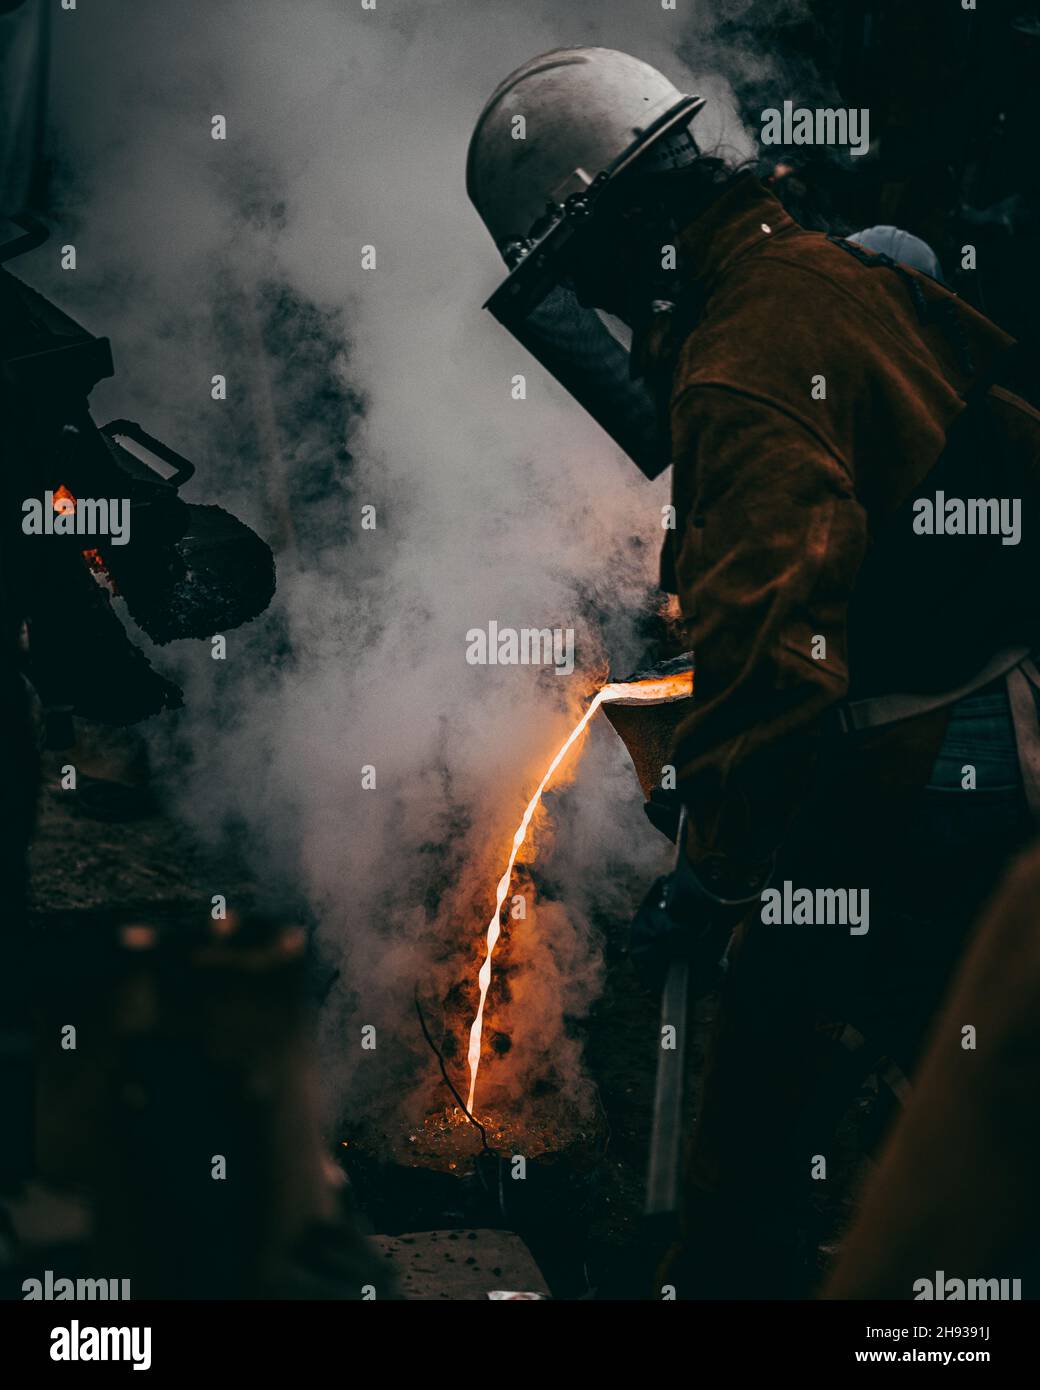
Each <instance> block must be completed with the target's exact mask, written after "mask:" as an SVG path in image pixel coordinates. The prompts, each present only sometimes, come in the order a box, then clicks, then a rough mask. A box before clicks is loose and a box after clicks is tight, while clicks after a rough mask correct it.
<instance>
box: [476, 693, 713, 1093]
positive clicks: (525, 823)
mask: <svg viewBox="0 0 1040 1390" xmlns="http://www.w3.org/2000/svg"><path fill="white" fill-rule="evenodd" d="M692 693H693V672H692V671H691V670H685V671H680V672H678V673H676V674H674V675H668V676H662V677H656V676H654V677H649V678H648V679H646V680H633V681H615V682H613V683H610V684H608V685H604V686H602V687H601V688H600V689H599V690H598V691H597V692H596V695H595V697H594V698H593V701H592V703H591V704H590V705H589V707H588V709H587V710H586V711H585V713H584V714H583V715H582V716H581V718H580V719H579V720H578V722H577V724H575V726H574V728H573V729H572V730H571V732H570V734H569V735H568V737H567V739H566V740H565V742H564V743H563V746H562V747H561V748H560V749H559V751H558V752H557V754H556V756H555V757H554V758H553V760H552V762H551V763H550V764H549V766H548V767H547V768H546V770H545V775H544V776H543V777H542V780H541V781H540V782H539V783H538V787H537V789H536V791H535V793H534V795H533V796H532V797H531V799H530V801H529V802H528V803H527V807H526V809H525V811H524V814H523V816H522V817H521V820H520V824H519V825H518V826H517V829H516V834H515V835H514V836H513V848H512V852H511V853H510V855H509V862H508V864H507V865H506V869H505V873H504V874H503V875H502V877H501V878H500V879H499V880H498V888H497V890H496V893H495V910H494V913H493V914H492V916H491V921H490V922H489V923H488V926H487V936H486V947H487V953H486V955H485V956H484V964H483V965H482V966H481V967H480V974H479V975H478V976H477V983H478V984H479V986H480V1002H479V1003H478V1005H477V1015H476V1018H474V1020H473V1023H472V1025H471V1027H470V1030H469V1053H468V1061H469V1099H468V1100H467V1102H466V1109H467V1110H468V1111H469V1112H470V1114H471V1115H472V1114H473V1097H474V1095H475V1094H476V1089H477V1071H478V1069H479V1067H480V1045H481V1038H482V1035H483V1031H484V1005H485V1003H486V1002H487V992H488V988H489V986H490V984H491V957H492V956H493V954H494V951H495V946H496V944H497V943H498V938H499V937H500V936H501V934H502V927H501V922H500V918H501V916H502V905H503V903H504V902H505V900H506V894H507V893H508V892H509V884H510V881H511V880H512V877H513V868H514V865H515V864H516V856H517V855H518V854H519V852H520V847H521V845H522V844H523V843H524V840H525V839H526V838H527V831H528V827H529V826H530V824H531V818H532V817H533V815H534V813H535V810H536V809H537V806H538V803H539V801H540V800H541V799H542V793H543V792H544V791H545V789H546V787H547V786H548V785H549V782H550V781H551V780H552V775H553V773H554V772H555V771H556V769H557V768H558V767H559V766H560V764H561V763H562V762H563V760H564V758H566V756H567V754H568V753H569V752H570V750H571V748H572V747H573V746H574V743H575V742H576V740H577V739H579V738H580V737H581V735H582V734H583V733H584V732H585V729H586V728H587V727H588V723H589V720H590V719H591V718H592V716H593V715H594V714H595V713H596V711H597V710H598V709H599V707H600V705H605V704H610V703H624V704H633V705H637V704H665V703H667V702H668V701H670V700H685V699H687V698H688V697H689V696H690V695H692Z"/></svg>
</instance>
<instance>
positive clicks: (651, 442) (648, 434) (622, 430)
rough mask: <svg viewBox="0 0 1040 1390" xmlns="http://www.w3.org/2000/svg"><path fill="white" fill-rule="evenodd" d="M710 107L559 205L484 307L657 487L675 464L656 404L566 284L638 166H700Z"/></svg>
mask: <svg viewBox="0 0 1040 1390" xmlns="http://www.w3.org/2000/svg"><path fill="white" fill-rule="evenodd" d="M703 106H704V99H703V98H702V97H684V98H683V99H682V100H681V101H679V102H677V103H676V104H675V106H673V107H672V108H671V109H670V110H669V111H667V112H665V114H664V115H663V116H662V117H661V118H660V119H659V120H658V121H656V122H654V124H653V126H651V127H649V128H648V129H647V130H646V131H644V132H643V133H642V134H641V135H640V137H639V138H638V140H636V141H635V142H633V144H632V145H631V146H630V147H629V148H628V149H627V150H625V151H623V153H622V154H621V155H620V156H619V157H618V158H617V159H616V160H614V162H613V163H612V164H611V165H610V166H609V167H608V168H607V169H605V170H603V171H602V172H601V173H600V174H598V175H597V177H596V178H595V179H594V180H593V181H592V183H591V184H590V186H589V187H588V189H587V191H586V192H584V193H579V194H573V195H571V197H569V198H568V199H567V201H566V202H565V203H563V204H560V205H557V206H555V207H552V206H550V207H549V208H547V210H546V215H545V217H544V218H543V219H542V220H541V222H540V224H539V225H537V226H536V227H535V228H532V234H531V235H530V236H528V237H527V238H524V239H522V240H517V241H514V242H511V243H508V244H506V245H505V246H503V247H501V248H500V249H501V250H502V253H503V255H504V256H505V258H506V261H507V264H509V265H510V266H511V267H512V269H511V272H510V274H509V276H508V277H507V278H506V280H505V281H504V283H503V284H502V285H501V286H500V287H499V288H498V290H496V291H495V293H494V294H493V295H492V296H491V298H490V299H489V300H488V302H487V304H486V305H485V306H484V307H485V308H487V309H489V310H490V311H491V313H492V314H494V316H495V318H497V319H498V321H499V322H500V323H501V324H503V325H504V326H505V327H506V328H508V329H509V331H510V333H512V335H513V337H514V338H516V339H517V341H518V342H520V343H521V344H522V345H523V346H524V347H525V348H526V349H527V350H528V352H530V353H531V355H532V356H533V357H535V358H536V359H537V361H538V362H540V363H541V365H542V366H543V367H544V368H545V369H546V371H548V372H549V373H550V374H551V375H552V376H554V377H555V378H556V380H557V381H558V382H559V383H560V385H561V386H563V387H564V388H565V389H566V390H567V391H568V392H569V393H570V394H571V395H572V396H573V397H574V398H575V400H576V401H578V403H579V404H580V405H581V406H583V407H584V409H585V410H587V411H588V413H589V414H590V415H591V416H592V417H593V419H594V420H596V422H597V423H598V424H599V425H600V426H601V427H602V428H603V429H604V430H606V432H607V434H609V435H610V437H611V438H612V439H613V440H614V442H615V443H616V444H617V445H618V446H619V447H620V448H621V449H623V450H624V452H625V453H626V454H627V455H628V457H629V458H630V459H631V460H632V461H633V463H635V465H636V466H637V467H638V468H639V470H640V471H641V472H642V473H644V474H645V475H646V477H648V478H656V477H658V476H659V475H660V474H661V473H663V472H664V470H665V469H666V468H667V467H668V464H669V462H670V459H669V449H668V443H667V440H666V439H665V438H663V436H662V431H661V430H660V428H659V426H658V422H657V412H656V409H655V407H654V403H653V400H652V398H651V396H650V394H649V392H648V391H647V389H646V387H645V386H644V385H643V383H642V382H641V381H634V380H633V379H632V377H631V375H630V370H629V354H628V352H627V351H626V349H625V348H624V347H622V345H621V344H620V343H619V342H618V341H617V339H616V338H615V337H614V336H613V334H612V333H611V332H610V331H609V329H608V328H607V327H606V325H605V324H604V323H603V321H602V319H600V317H599V315H598V314H597V313H596V311H595V310H594V309H591V308H584V307H582V305H580V304H579V303H578V300H577V298H576V297H575V296H574V295H573V294H572V293H571V292H570V291H569V290H568V289H566V288H565V287H564V286H563V285H562V284H561V281H562V279H563V278H564V275H565V267H566V264H567V261H568V258H569V257H573V256H574V255H575V254H576V252H579V253H580V247H581V243H582V242H583V241H584V240H585V239H586V238H592V237H594V236H595V235H596V228H597V214H598V213H599V212H600V211H601V210H602V208H603V206H604V205H609V203H610V202H611V195H612V193H613V191H614V180H615V179H616V178H617V177H618V176H619V175H621V174H622V173H624V172H626V171H628V170H629V169H631V168H632V166H633V165H634V164H635V162H636V161H637V160H638V167H639V170H640V172H643V171H645V172H648V173H654V172H661V171H664V170H667V169H675V168H681V167H682V166H683V165H685V164H688V163H690V162H691V161H692V160H693V159H695V158H696V157H697V153H698V152H697V147H696V145H695V143H694V141H693V137H692V136H691V135H690V133H689V130H688V129H687V127H688V126H689V123H690V121H691V120H692V119H693V117H694V116H695V115H696V114H697V112H698V111H700V110H701V108H702V107H703Z"/></svg>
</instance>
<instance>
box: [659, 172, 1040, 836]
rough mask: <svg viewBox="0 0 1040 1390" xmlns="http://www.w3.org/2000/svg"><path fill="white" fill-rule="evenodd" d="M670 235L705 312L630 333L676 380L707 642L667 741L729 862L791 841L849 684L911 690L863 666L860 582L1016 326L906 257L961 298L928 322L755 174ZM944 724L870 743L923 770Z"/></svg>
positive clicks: (679, 534)
mask: <svg viewBox="0 0 1040 1390" xmlns="http://www.w3.org/2000/svg"><path fill="white" fill-rule="evenodd" d="M677 249H678V256H679V272H678V273H679V274H680V276H681V278H682V280H683V283H684V285H685V286H687V287H688V288H689V289H690V290H691V291H692V292H693V293H692V294H691V296H690V297H691V298H693V297H694V295H695V296H696V300H697V305H698V307H697V313H696V320H695V326H694V327H693V330H692V331H688V323H689V320H687V326H686V329H685V331H684V327H683V325H682V324H681V323H680V322H679V320H680V319H681V317H682V315H681V312H680V310H677V311H676V312H675V313H674V314H673V315H671V316H670V317H669V316H668V315H662V316H659V317H658V319H656V320H655V321H654V323H653V324H652V326H651V328H650V329H649V330H648V331H647V333H646V334H645V335H644V336H643V340H642V342H641V343H637V344H636V347H635V349H634V353H635V357H636V361H637V364H639V365H640V366H641V367H642V369H643V371H644V372H645V374H646V376H647V380H648V383H649V384H650V385H651V386H652V387H654V386H655V385H656V386H657V387H660V384H661V383H664V384H665V389H666V390H667V389H668V387H669V386H670V424H671V433H672V458H673V462H674V468H673V502H674V506H675V512H676V528H675V530H674V533H672V534H671V535H670V536H669V540H668V542H667V543H666V546H665V553H664V556H663V560H662V582H663V583H664V585H665V587H666V588H670V589H672V590H674V591H675V592H677V593H678V594H679V596H680V599H681V603H682V609H683V613H684V616H685V617H686V619H687V620H688V622H689V626H690V638H691V641H690V645H691V646H692V647H693V649H694V651H695V653H696V659H697V673H696V694H695V701H694V708H693V712H692V713H691V714H690V716H689V718H688V719H687V720H686V721H685V722H684V724H683V725H682V726H681V727H680V729H679V732H678V736H677V742H676V747H675V757H676V765H677V768H678V773H679V780H680V786H681V789H682V792H683V799H684V801H685V802H686V804H687V806H688V808H689V812H690V820H691V827H690V832H689V833H690V840H689V848H690V852H691V854H693V855H694V857H699V856H700V855H702V854H720V855H725V856H730V857H733V858H734V859H736V860H738V861H740V860H744V859H749V858H751V859H754V858H757V857H759V856H764V855H766V854H768V853H769V852H771V851H772V850H773V849H774V848H775V847H776V846H777V844H778V843H779V842H780V841H781V840H782V839H783V838H784V834H785V830H786V828H787V827H788V826H789V824H790V821H791V818H792V815H793V813H794V810H795V808H796V807H797V806H798V805H799V803H800V802H801V801H802V800H803V799H804V798H805V796H806V793H807V791H808V789H809V788H810V787H811V786H812V784H813V767H814V765H815V763H816V761H817V752H818V747H819V743H818V740H819V737H820V730H819V722H820V721H819V716H820V715H821V714H822V713H823V712H824V711H825V710H826V709H827V707H828V706H830V705H832V704H834V703H835V702H836V701H839V700H841V699H843V698H844V697H845V696H846V695H847V694H848V692H849V689H850V683H851V684H852V686H853V690H854V693H855V690H856V688H857V682H859V683H860V684H865V685H868V686H869V687H870V688H871V690H872V691H876V690H879V689H882V688H884V687H885V686H888V688H889V690H898V689H900V688H901V687H900V672H899V670H897V669H894V670H892V671H880V672H879V671H872V672H870V673H866V672H863V671H861V670H860V671H858V670H857V652H856V651H850V650H849V642H848V621H847V619H848V609H849V602H850V596H851V595H852V594H853V592H854V589H855V586H856V584H857V576H858V575H859V572H860V569H861V566H862V564H863V561H864V558H865V556H866V555H867V554H868V552H869V550H870V547H871V545H872V542H873V537H874V534H875V531H876V529H877V528H878V527H879V526H881V525H883V523H884V521H885V520H886V519H888V518H890V517H891V516H892V514H893V513H894V512H895V511H896V510H897V508H899V506H900V504H901V503H904V502H905V501H906V499H907V498H908V497H909V496H910V495H911V494H912V493H913V491H914V489H915V488H916V487H917V485H918V484H919V483H920V482H921V481H922V479H923V478H924V477H925V475H926V474H927V473H928V472H929V471H930V470H931V468H932V466H933V465H934V464H935V463H936V461H937V460H938V459H939V457H940V455H942V454H943V450H944V446H945V444H946V440H947V435H948V432H949V431H950V429H951V426H952V425H953V424H954V422H955V421H956V420H957V419H958V417H959V416H960V415H961V413H962V412H963V411H964V409H965V396H966V395H967V394H968V393H969V392H970V391H971V390H972V388H973V387H979V388H980V389H982V390H984V389H985V388H986V386H987V384H988V383H989V381H990V380H991V379H992V378H993V376H994V375H995V373H996V371H997V364H998V363H999V362H1000V360H1001V359H1002V358H1003V357H1004V355H1005V354H1006V353H1007V351H1008V349H1009V348H1011V347H1012V346H1013V342H1012V340H1011V339H1010V338H1009V337H1008V336H1007V335H1006V334H1005V333H1003V332H1002V331H1001V330H1000V329H998V328H997V327H995V326H994V325H993V324H992V323H990V322H989V321H988V320H986V319H985V318H983V317H982V316H981V315H979V314H977V313H975V312H974V311H973V310H972V309H971V308H970V307H968V306H967V305H965V304H963V303H962V302H961V301H960V300H958V299H957V298H956V297H955V296H953V295H951V294H949V293H948V292H947V291H945V290H944V289H942V288H941V287H940V286H939V285H937V284H936V283H935V282H934V281H932V280H930V279H928V277H925V276H920V275H918V274H917V273H916V272H910V271H908V272H906V273H907V275H910V276H912V277H913V279H914V281H915V282H916V283H917V284H918V285H919V286H920V293H922V294H925V295H926V296H927V299H928V301H929V302H930V303H933V304H934V302H935V301H939V300H947V301H950V302H952V303H953V304H955V305H956V318H957V321H958V323H959V324H960V325H961V328H959V329H957V330H956V332H953V333H951V332H950V331H949V329H948V327H944V326H943V325H942V324H941V323H940V322H936V321H934V320H935V319H936V318H938V316H937V315H936V316H933V315H932V314H929V315H927V316H926V318H925V320H924V321H922V316H921V314H920V313H919V309H918V307H917V306H915V302H914V293H913V292H912V291H911V290H910V289H908V286H907V283H906V281H905V280H904V279H903V278H901V277H900V276H899V275H898V274H896V273H895V272H893V271H892V270H890V269H885V268H875V267H871V266H867V265H865V264H863V263H862V262H861V261H860V260H858V259H857V258H856V257H855V256H853V255H851V254H850V253H849V252H848V251H847V250H845V249H843V248H842V247H841V246H838V245H836V244H834V243H833V242H832V241H830V240H829V239H828V238H827V236H826V235H824V234H822V233H817V232H809V231H806V230H804V229H803V228H802V227H800V226H799V225H798V224H797V223H795V222H794V221H793V220H792V219H791V217H789V216H788V215H787V213H786V212H784V210H783V208H782V207H781V206H780V204H779V202H778V201H777V200H776V199H775V198H774V197H773V196H772V195H771V194H770V193H768V192H767V191H766V189H765V188H764V187H763V186H762V185H761V184H760V183H759V182H758V181H757V180H755V179H754V178H752V177H750V176H743V177H738V178H737V179H736V180H735V181H734V182H733V184H731V185H730V186H729V187H728V188H727V190H726V191H725V192H724V193H723V194H722V195H721V196H720V198H719V199H718V200H717V201H716V202H715V203H714V204H713V205H712V206H711V207H710V208H709V209H708V210H707V211H706V212H705V213H703V214H702V215H701V216H700V217H699V218H698V219H697V220H696V221H694V222H693V223H692V224H690V225H689V226H688V227H687V228H686V230H685V231H684V232H683V233H682V234H681V236H680V237H679V238H678V241H677ZM681 305H682V299H681V297H680V309H681ZM969 354H970V363H969V362H968V360H967V357H968V355H969ZM991 399H992V406H993V409H994V410H998V411H1000V412H1004V413H1006V414H1007V415H1008V417H1009V421H1010V422H1011V423H1010V424H1009V430H1010V432H1011V433H1014V432H1015V431H1017V438H1018V441H1019V444H1020V446H1021V449H1022V450H1023V451H1024V453H1025V454H1026V455H1028V456H1029V459H1030V460H1033V459H1036V458H1037V457H1040V415H1037V413H1036V412H1035V411H1032V410H1031V409H1030V408H1029V407H1028V406H1026V405H1025V403H1024V402H1022V401H1020V400H1019V399H1018V398H1017V397H1014V396H1011V395H1010V394H1009V393H1007V392H1003V391H1000V390H995V391H994V392H991ZM994 544H996V545H998V546H999V544H1000V541H999V539H997V540H995V541H994ZM900 620H901V614H900V613H899V612H893V613H891V614H890V615H881V621H882V623H883V622H884V621H891V623H892V624H894V625H897V626H898V624H899V623H900ZM881 630H882V632H883V627H882V629H881ZM821 638H822V639H823V644H821V641H820V639H821ZM824 644H825V645H824ZM860 664H861V665H862V663H860ZM943 726H944V720H943V719H942V717H941V716H940V717H939V718H936V717H935V716H924V717H923V718H921V719H911V720H906V721H904V722H903V723H902V724H899V725H895V726H893V727H892V728H891V729H888V730H886V731H884V736H883V738H881V740H880V741H881V742H882V743H884V744H885V746H886V747H887V750H888V753H889V754H890V755H892V757H891V758H890V761H891V762H894V763H895V764H896V765H898V764H900V763H901V762H902V763H906V765H907V766H910V765H911V764H912V763H913V759H912V758H910V759H908V758H905V757H904V752H903V750H912V749H915V748H916V749H917V750H918V753H920V750H921V748H922V747H923V748H924V756H923V757H921V756H919V757H918V759H917V762H916V764H913V765H914V767H915V771H914V773H913V777H914V778H915V779H917V785H920V784H921V779H923V777H924V776H926V774H927V769H928V767H929V766H930V761H931V757H932V756H934V752H935V749H936V747H937V745H938V742H939V739H940V738H941V732H942V728H943ZM877 742H878V740H874V741H873V744H872V747H873V748H874V750H875V751H874V752H873V753H872V754H871V756H872V757H873V756H875V755H876V746H877Z"/></svg>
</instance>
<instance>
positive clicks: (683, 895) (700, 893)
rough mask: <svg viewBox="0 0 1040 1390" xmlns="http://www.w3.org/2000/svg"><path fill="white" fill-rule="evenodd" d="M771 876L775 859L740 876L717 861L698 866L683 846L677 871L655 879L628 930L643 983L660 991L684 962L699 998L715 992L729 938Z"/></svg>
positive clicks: (713, 859) (741, 870)
mask: <svg viewBox="0 0 1040 1390" xmlns="http://www.w3.org/2000/svg"><path fill="white" fill-rule="evenodd" d="M772 874H773V860H772V859H770V860H768V861H766V862H764V863H760V864H756V865H753V866H751V867H750V868H748V867H741V868H740V869H739V871H738V870H736V869H735V868H734V867H733V866H731V865H727V863H726V862H725V861H724V860H722V859H721V858H719V857H718V856H712V857H709V858H707V859H705V860H702V861H701V862H700V863H699V864H698V865H697V866H696V867H695V866H694V865H693V864H692V863H691V862H690V860H689V859H688V858H687V856H686V854H685V852H684V851H683V849H682V846H681V845H680V852H679V855H678V862H677V864H676V867H675V869H674V870H673V871H672V872H671V873H670V874H663V875H662V876H661V877H660V878H659V879H657V880H656V882H655V883H654V885H653V887H652V888H651V889H650V892H649V893H648V894H647V895H646V897H645V898H644V899H643V902H642V905H641V906H640V908H639V911H638V912H637V913H636V915H635V917H634V918H633V921H632V925H631V927H630V928H629V955H630V956H631V957H632V964H633V965H634V966H635V968H636V972H637V974H638V975H639V977H640V979H641V980H642V981H643V983H644V984H645V985H646V986H647V987H648V988H650V989H653V990H659V989H660V988H661V986H662V985H663V983H664V978H665V975H666V974H667V972H668V967H669V965H670V964H671V962H672V961H673V960H676V959H680V958H684V957H685V959H687V960H688V961H689V963H690V987H691V989H692V990H693V992H694V994H709V993H710V992H711V991H712V990H713V989H716V988H717V987H718V986H719V984H720V983H721V981H722V977H723V975H724V973H725V960H726V955H727V951H728V947H729V942H730V938H731V937H732V935H733V932H734V931H735V929H736V927H737V926H738V924H739V923H740V922H741V920H742V919H743V918H744V917H745V916H746V915H747V913H748V912H749V910H750V909H751V908H752V907H753V906H754V905H755V904H756V903H758V902H760V901H761V896H762V891H763V889H765V888H766V887H767V886H768V884H769V880H770V878H771V877H772Z"/></svg>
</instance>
